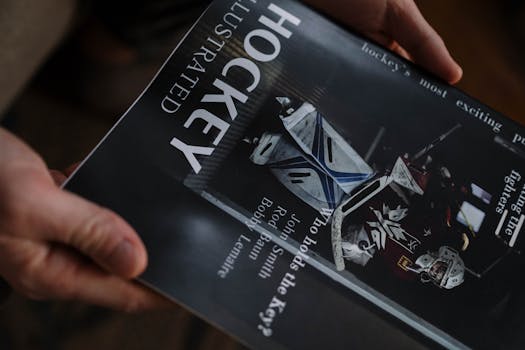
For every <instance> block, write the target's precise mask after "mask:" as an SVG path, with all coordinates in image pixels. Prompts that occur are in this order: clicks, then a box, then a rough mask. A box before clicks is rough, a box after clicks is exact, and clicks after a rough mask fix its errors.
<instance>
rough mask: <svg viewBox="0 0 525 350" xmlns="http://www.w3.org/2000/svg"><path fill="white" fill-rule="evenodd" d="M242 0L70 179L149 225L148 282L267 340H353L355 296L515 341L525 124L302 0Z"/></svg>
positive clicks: (444, 332) (464, 341)
mask: <svg viewBox="0 0 525 350" xmlns="http://www.w3.org/2000/svg"><path fill="white" fill-rule="evenodd" d="M235 4H237V5H232V2H231V1H226V0H223V1H216V2H214V3H213V4H212V5H211V7H210V8H209V9H208V10H207V12H206V13H205V14H204V15H203V17H202V18H201V20H200V21H199V22H198V23H197V24H196V25H195V26H194V28H193V29H192V30H191V32H190V33H189V34H188V36H187V37H186V39H185V40H184V42H183V43H182V44H181V45H180V46H179V47H178V49H177V50H176V51H175V52H174V53H173V54H172V56H170V58H169V59H168V61H167V62H166V63H165V65H164V66H163V67H162V69H161V70H160V72H159V73H158V75H157V76H156V77H155V79H154V80H153V81H152V83H151V84H150V86H149V87H148V88H147V89H146V91H145V92H144V93H143V95H141V97H140V98H139V99H138V100H137V101H136V102H135V104H134V105H133V106H132V107H131V108H130V109H129V110H128V112H126V114H125V115H124V117H123V118H122V119H121V120H120V121H119V123H118V124H117V125H116V127H115V128H114V129H113V130H112V131H111V132H110V134H109V135H108V136H107V137H106V138H105V139H104V140H103V142H102V143H101V144H100V145H99V146H98V148H97V149H96V150H95V151H94V152H93V154H91V155H90V157H89V158H88V159H87V160H86V161H85V162H84V163H83V164H82V166H81V167H80V168H79V170H78V171H77V172H76V173H75V174H74V176H73V177H72V178H71V179H70V180H69V182H68V184H67V189H69V190H72V191H74V192H77V193H79V194H81V195H83V196H85V197H86V198H88V199H90V200H93V201H95V202H97V203H100V204H102V205H104V206H107V207H109V208H111V209H113V210H115V211H116V212H117V213H118V214H120V215H122V216H123V217H124V218H125V219H126V220H127V221H128V222H130V224H132V226H133V227H134V228H135V229H136V230H137V232H138V233H139V234H140V235H141V237H142V239H143V240H144V242H145V244H146V246H147V249H148V254H149V265H148V269H147V271H146V272H145V274H144V275H143V276H141V280H142V281H143V282H144V283H146V284H148V285H149V286H151V287H153V288H155V289H156V290H158V291H160V292H162V293H164V294H165V295H167V296H169V297H171V298H173V299H175V300H178V301H180V302H181V303H183V304H184V305H186V306H187V307H188V308H190V309H191V310H192V311H194V312H196V313H197V314H199V315H201V316H202V317H204V318H206V319H208V320H210V321H211V322H213V323H214V324H216V325H218V326H219V327H221V328H224V329H226V330H227V331H228V332H230V333H232V334H233V335H234V336H237V337H239V338H240V339H241V340H243V341H244V342H246V343H247V344H248V345H251V346H254V347H258V348H275V347H276V346H277V345H280V346H284V347H291V348H309V347H313V346H314V345H315V346H317V347H319V346H320V344H324V343H326V342H327V341H330V342H331V344H334V345H341V346H342V345H343V344H347V342H348V339H350V338H352V337H354V338H353V339H356V335H355V334H352V332H346V331H345V330H346V329H348V328H349V327H350V326H349V325H352V326H353V327H358V324H359V323H360V322H367V320H369V317H372V316H367V315H368V314H369V312H368V313H367V312H366V310H364V311H363V310H362V305H361V306H359V305H358V304H359V302H356V301H355V300H356V296H357V297H358V299H359V301H362V300H361V299H360V298H363V300H367V301H369V302H371V304H373V305H375V306H376V307H377V308H378V309H379V310H381V311H385V312H387V313H388V314H390V315H391V316H392V317H393V318H394V319H396V320H401V321H402V322H403V323H404V324H406V325H408V326H409V327H411V328H413V329H415V330H416V331H417V332H419V333H421V334H423V335H424V336H426V337H429V338H431V339H432V340H433V341H436V342H437V343H438V344H440V345H442V346H445V347H460V348H461V347H475V348H480V347H483V348H487V347H491V348H498V347H507V348H508V347H510V346H515V347H516V344H517V342H519V341H520V339H522V337H521V336H519V335H518V334H516V332H515V331H514V330H515V329H516V327H517V325H520V324H523V320H524V319H525V301H524V298H523V297H522V296H523V293H525V276H524V275H523V274H522V273H520V271H522V269H523V267H524V265H525V259H524V258H523V254H524V253H523V251H522V250H523V249H524V248H523V244H524V243H523V237H522V236H521V235H523V233H522V227H523V224H524V222H525V212H523V210H524V208H523V207H524V206H525V164H524V159H525V156H524V155H525V153H524V151H523V150H522V148H521V146H520V142H519V141H520V138H521V139H524V140H525V138H523V137H521V136H520V135H525V132H524V130H523V128H522V127H521V126H518V125H517V124H515V123H513V122H511V121H510V120H508V119H506V118H504V117H502V116H501V115H499V114H498V113H497V112H494V111H492V110H491V109H489V108H488V107H486V106H484V105H482V104H481V103H479V102H477V101H475V100H473V99H471V98H469V97H468V96H466V95H464V94H463V93H461V92H459V91H458V90H456V89H454V88H452V87H450V86H448V85H446V84H444V83H442V82H440V81H439V80H437V79H435V78H433V77H431V76H429V75H427V74H426V73H424V72H422V71H421V70H420V69H418V68H416V67H415V66H414V65H412V64H411V63H409V62H408V61H406V60H404V59H401V58H399V57H398V56H396V55H394V54H392V53H390V52H389V51H385V50H384V49H382V48H381V47H379V46H377V45H375V44H373V43H371V42H369V41H366V40H363V39H361V38H360V37H358V36H355V35H353V34H351V33H349V32H347V31H346V30H344V29H342V28H340V27H338V26H337V25H335V24H333V23H331V22H330V21H328V20H326V19H324V18H323V17H321V16H320V15H318V14H316V13H315V12H313V11H312V10H310V9H309V8H307V7H305V6H304V5H302V4H301V3H299V2H295V1H266V0H259V1H247V2H242V3H239V2H235ZM367 305H368V304H367ZM305 309H307V310H310V312H311V314H310V316H309V317H308V318H306V317H305V316H304V310H305ZM365 309H366V307H365ZM319 322H322V324H323V325H326V328H325V329H323V332H322V333H323V334H316V333H315V329H316V327H318V323H319ZM374 322H377V323H374ZM374 322H372V323H373V324H380V321H377V320H375V321H374ZM301 326H303V327H305V331H304V332H302V331H301V329H298V328H297V327H301ZM306 330H308V331H306ZM330 330H332V331H333V332H331V331H330ZM324 331H326V332H324ZM297 333H301V335H300V336H297ZM363 334H364V333H363ZM396 334H397V333H396ZM363 337H364V336H363ZM398 337H400V336H399V335H398ZM357 338H358V337H357ZM371 339H373V337H372V338H371ZM382 339H383V338H382ZM384 339H386V338H384ZM377 341H378V342H380V341H381V340H377ZM518 348H519V346H518Z"/></svg>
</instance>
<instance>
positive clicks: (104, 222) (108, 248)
mask: <svg viewBox="0 0 525 350" xmlns="http://www.w3.org/2000/svg"><path fill="white" fill-rule="evenodd" d="M118 224H119V217H118V216H117V215H116V214H114V213H113V212H111V211H110V210H107V209H101V210H100V211H98V212H97V213H96V214H95V215H92V216H91V217H89V218H88V219H87V220H86V221H85V222H84V223H83V225H82V227H79V228H78V229H77V230H76V232H75V233H74V234H73V238H72V239H73V241H74V242H73V245H75V246H78V247H80V248H81V250H83V251H85V252H87V253H88V254H89V253H95V252H96V253H97V254H98V255H106V254H107V255H109V254H111V252H112V250H113V249H114V248H115V246H116V244H118V237H117V235H115V234H112V233H113V232H114V231H115V227H117V225H118Z"/></svg>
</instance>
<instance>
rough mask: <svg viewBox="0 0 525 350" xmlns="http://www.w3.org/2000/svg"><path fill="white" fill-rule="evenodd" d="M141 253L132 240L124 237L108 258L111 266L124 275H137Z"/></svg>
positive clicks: (115, 271)
mask: <svg viewBox="0 0 525 350" xmlns="http://www.w3.org/2000/svg"><path fill="white" fill-rule="evenodd" d="M138 259H139V253H138V252H137V249H136V248H135V246H134V245H133V244H131V242H130V241H128V240H126V239H124V240H122V242H120V244H119V245H117V247H116V248H115V250H113V253H112V254H111V255H110V256H109V258H108V264H109V265H110V266H109V268H110V269H111V270H112V271H113V272H114V273H117V274H119V275H122V276H124V277H135V275H136V274H137V271H136V270H137V265H138V263H137V260H138Z"/></svg>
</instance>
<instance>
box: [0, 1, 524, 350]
mask: <svg viewBox="0 0 525 350" xmlns="http://www.w3.org/2000/svg"><path fill="white" fill-rule="evenodd" d="M417 2H418V4H419V5H420V8H421V10H422V12H423V13H424V15H425V16H426V17H427V19H428V20H429V22H430V23H431V24H432V25H433V26H434V27H435V28H436V29H437V31H438V32H439V33H440V34H441V35H442V37H443V38H444V40H445V42H446V43H447V45H448V47H449V49H450V51H451V53H452V55H453V56H454V57H455V58H456V60H457V61H458V62H459V63H460V64H461V65H462V67H463V69H464V77H463V80H462V81H461V82H460V83H459V84H458V86H459V88H460V89H462V90H464V91H465V92H467V93H468V94H470V95H472V96H473V97H475V98H477V99H479V100H481V101H482V102H484V103H485V104H488V105H489V106H491V107H492V108H494V109H496V110H498V111H500V112H502V113H503V114H505V115H507V116H509V117H510V118H513V119H515V120H516V121H518V122H520V123H522V124H525V2H524V1H521V0H462V1H457V0H426V1H417ZM108 3H109V4H108ZM143 4H147V5H143ZM205 5H206V1H199V0H197V1H191V0H186V1H169V0H159V1H150V2H148V1H138V0H127V1H124V0H113V1H106V2H104V1H99V2H97V1H96V0H93V1H77V0H46V1H38V0H2V1H1V2H0V33H1V34H0V47H1V50H0V69H1V72H2V73H1V75H0V90H1V91H0V120H1V123H2V126H3V127H6V128H8V129H9V130H11V131H12V132H14V133H15V134H17V135H18V136H20V137H21V138H23V139H24V140H25V141H26V142H28V143H29V144H30V145H31V146H32V147H33V148H34V149H36V150H37V151H38V152H39V153H40V154H41V155H42V156H43V157H44V159H45V160H46V162H47V163H48V165H49V167H50V168H54V169H64V168H66V167H67V166H69V165H70V164H72V163H75V162H78V161H80V160H82V159H83V158H84V157H85V156H86V155H87V154H88V153H89V151H90V150H91V149H92V148H93V147H94V146H95V145H96V144H97V143H98V141H99V140H100V138H101V137H102V136H103V135H104V134H105V133H106V132H107V131H108V129H109V128H110V127H111V126H112V125H113V123H114V122H115V121H116V120H117V119H118V118H119V116H120V115H121V114H122V113H123V112H124V111H125V110H126V109H127V107H128V106H129V105H130V104H131V103H132V102H133V101H134V99H135V98H136V97H137V96H138V95H139V94H140V92H141V91H142V89H143V88H144V87H145V86H146V85H147V83H148V82H149V81H150V79H151V78H152V77H153V75H154V74H155V72H156V71H157V70H158V68H159V67H160V66H161V64H162V62H163V61H164V59H165V58H166V57H167V55H168V54H169V53H170V52H171V50H172V49H173V47H175V45H176V44H177V42H178V40H179V38H180V37H181V35H182V34H183V33H184V31H185V29H186V28H187V27H188V26H189V25H191V23H192V22H193V21H194V20H195V19H196V18H197V17H198V15H199V14H200V13H201V11H202V10H203V9H204V8H205ZM20 53H22V54H20ZM392 347H393V348H395V344H393V346H392ZM93 348H96V349H97V350H105V349H116V348H119V349H120V348H122V349H144V348H150V349H212V348H220V349H241V348H242V346H241V345H239V344H238V343H237V342H235V340H233V339H231V338H230V337H228V336H226V335H224V334H223V333H221V332H220V331H218V330H216V329H215V328H213V327H211V326H209V325H207V324H206V323H205V322H204V321H201V320H199V319H197V318H195V317H194V316H192V315H191V314H190V313H188V312H187V311H185V310H184V309H182V308H180V307H177V306H174V308H173V309H171V310H165V311H158V312H150V313H146V314H141V315H126V314H122V313H117V312H112V311H109V310H105V309H101V308H96V307H91V306H87V305H82V304H78V303H50V302H33V301H29V300H27V299H25V298H24V297H22V296H19V295H17V294H11V295H10V296H9V297H8V298H7V299H6V300H5V302H4V303H3V304H2V305H1V306H0V349H17V350H18V349H24V350H25V349H74V350H81V349H93Z"/></svg>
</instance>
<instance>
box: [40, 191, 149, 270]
mask: <svg viewBox="0 0 525 350" xmlns="http://www.w3.org/2000/svg"><path fill="white" fill-rule="evenodd" d="M48 196H49V197H50V198H47V199H46V200H45V201H44V203H46V210H45V215H46V221H47V222H50V223H51V225H50V226H49V228H48V229H47V230H46V231H47V232H45V233H44V234H45V235H46V236H45V237H43V238H44V239H47V240H50V241H55V242H60V243H63V244H65V245H67V246H71V247H73V248H75V249H77V250H79V251H80V252H81V253H83V254H84V255H86V256H88V257H90V258H91V259H92V260H93V261H94V262H95V263H97V264H98V265H99V266H100V267H102V268H103V269H105V270H106V271H108V272H111V273H113V274H116V275H119V276H121V277H125V278H133V277H137V276H138V275H139V274H141V273H142V272H143V271H144V269H145V268H146V265H147V253H146V249H145V247H144V244H143V243H142V241H141V239H140V238H139V237H138V235H137V234H136V232H135V231H134V230H133V229H132V228H131V226H129V225H128V224H127V223H126V222H125V221H124V220H123V219H122V218H121V217H120V216H118V215H117V214H115V213H113V212H112V211H110V210H108V209H105V208H102V207H100V206H98V205H96V204H94V203H91V202H88V201H87V200H85V199H83V198H80V197H78V196H76V195H74V194H72V193H69V192H67V191H64V190H60V189H55V190H53V191H50V192H49V194H48Z"/></svg>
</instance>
